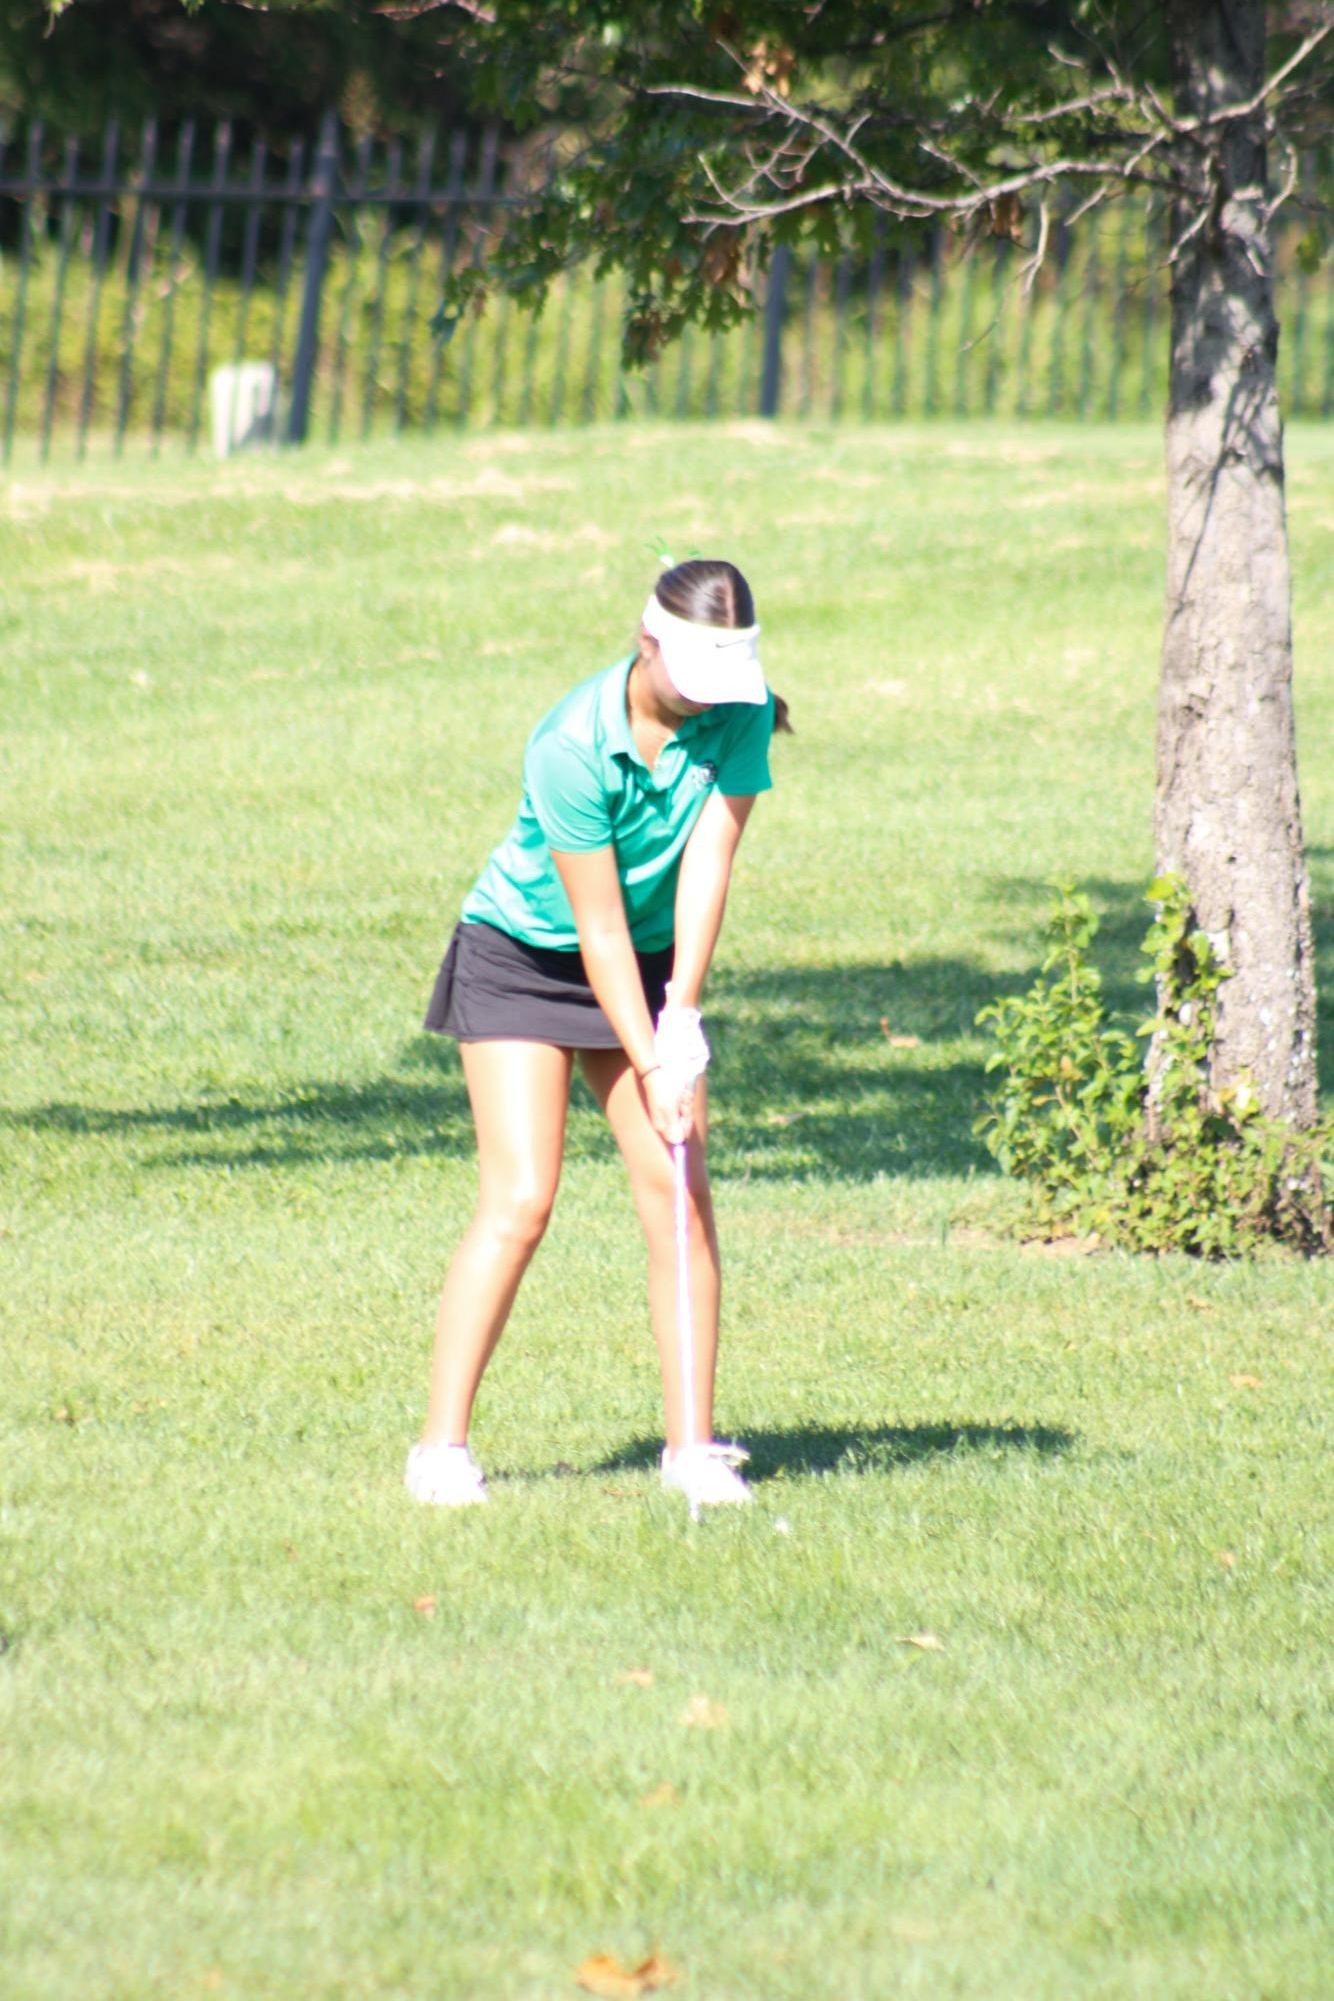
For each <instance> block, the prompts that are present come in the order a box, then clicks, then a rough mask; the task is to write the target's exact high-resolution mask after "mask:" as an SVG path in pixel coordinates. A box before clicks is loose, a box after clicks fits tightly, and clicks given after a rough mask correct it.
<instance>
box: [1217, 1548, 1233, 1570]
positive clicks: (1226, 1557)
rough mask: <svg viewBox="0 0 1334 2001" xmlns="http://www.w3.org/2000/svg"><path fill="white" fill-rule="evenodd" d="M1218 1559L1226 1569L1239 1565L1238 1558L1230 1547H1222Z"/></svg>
mask: <svg viewBox="0 0 1334 2001" xmlns="http://www.w3.org/2000/svg"><path fill="white" fill-rule="evenodd" d="M1218 1561H1219V1562H1220V1563H1221V1564H1222V1566H1223V1568H1224V1570H1235V1569H1236V1567H1237V1559H1236V1557H1235V1556H1234V1555H1233V1554H1232V1551H1231V1550H1230V1549H1220V1550H1219V1552H1218Z"/></svg>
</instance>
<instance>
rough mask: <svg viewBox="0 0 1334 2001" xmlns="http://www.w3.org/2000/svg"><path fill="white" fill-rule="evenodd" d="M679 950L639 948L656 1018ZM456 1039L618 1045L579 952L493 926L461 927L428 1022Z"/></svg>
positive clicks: (641, 973)
mask: <svg viewBox="0 0 1334 2001" xmlns="http://www.w3.org/2000/svg"><path fill="white" fill-rule="evenodd" d="M674 949H675V948H674V947H673V946H671V945H664V946H663V947H662V949H661V950H660V951H657V952H636V954H635V957H636V959H638V961H639V977H640V979H641V980H642V981H643V983H644V999H645V1000H646V1001H647V1003H648V1011H649V1014H650V1016H651V1017H652V1018H653V1019H654V1020H656V1019H657V1016H658V1012H659V1010H660V1008H661V1007H662V1004H663V999H664V996H665V991H666V986H667V982H668V980H669V979H670V978H671V976H672V957H673V952H674ZM423 1025H424V1026H425V1027H426V1028H428V1029H430V1030H431V1032H432V1033H433V1034H435V1035H452V1036H454V1037H455V1038H456V1039H457V1040H458V1041H459V1042H551V1043H554V1044H555V1045H556V1046H557V1047H558V1048H560V1049H619V1048H620V1046H621V1044H620V1038H619V1037H618V1035H617V1033H616V1031H615V1029H614V1028H613V1027H612V1025H611V1023H610V1022H609V1021H608V1019H607V1017H606V1015H605V1014H604V1013H603V1012H602V1009H601V1008H600V1007H599V1005H598V1003H597V1000H596V998H595V997H594V993H593V989H592V987H590V986H589V984H588V976H587V974H586V973H585V972H584V962H583V958H582V956H581V955H580V953H578V952H552V951H548V950H546V949H545V948H543V947H541V946H538V945H525V944H524V942H523V940H522V939H520V938H512V937H511V936H510V935H509V933H508V932H507V931H498V930H496V928H495V927H494V925H491V924H459V925H457V926H456V927H455V931H454V936H453V937H452V938H451V939H450V941H449V950H448V951H447V952H446V953H445V956H444V960H443V963H442V964H441V967H440V971H439V973H438V974H437V976H436V982H435V992H434V993H433V994H432V995H431V1005H430V1006H429V1007H428V1008H427V1010H426V1020H425V1023H424V1024H423Z"/></svg>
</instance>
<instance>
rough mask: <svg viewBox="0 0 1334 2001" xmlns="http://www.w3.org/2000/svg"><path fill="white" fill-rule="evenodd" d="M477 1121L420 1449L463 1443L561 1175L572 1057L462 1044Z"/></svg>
mask: <svg viewBox="0 0 1334 2001" xmlns="http://www.w3.org/2000/svg"><path fill="white" fill-rule="evenodd" d="M461 1054H462V1058H463V1074H464V1077H465V1078H466V1080H467V1085H468V1096H469V1099H470V1100H471V1103H472V1115H473V1121H474V1123H475V1125H476V1127H477V1166H478V1192H477V1208H476V1210H475V1211H474V1214H473V1218H472V1221H471V1222H470V1223H469V1225H468V1228H467V1230H466V1232H465V1233H464V1237H463V1241H462V1242H461V1243H460V1245H459V1247H458V1249H457V1250H456V1251H455V1253H454V1259H453V1263H452V1264H451V1265H450V1267H449V1271H448V1273H447V1275H446V1278H445V1283H444V1289H443V1291H442V1292H441V1294H440V1308H439V1311H438V1313H437V1314H436V1321H435V1352H434V1355H433V1357H432V1362H431V1395H430V1402H429V1404H428V1406H427V1411H426V1423H425V1425H424V1427H423V1430H422V1442H423V1443H424V1444H427V1445H435V1444H441V1445H462V1444H463V1443H464V1442H465V1441H466V1439H467V1436H468V1420H469V1418H470V1417H471V1415H472V1405H473V1398H474V1397H475V1396H476V1394H477V1385H478V1384H479V1383H480V1382H481V1380H482V1373H483V1371H484V1369H485V1368H486V1365H487V1363H488V1362H489V1361H490V1359H491V1355H492V1351H493V1350H494V1348H495V1345H496V1343H497V1341H499V1339H500V1337H501V1334H502V1333H503V1331H504V1327H505V1322H506V1320H507V1319H508V1318H509V1311H510V1308H511V1306H513V1304H514V1296H515V1294H516V1293H517V1292H518V1290H519V1281H520V1279H521V1278H522V1277H523V1275H524V1272H525V1271H526V1270H527V1269H528V1263H529V1260H530V1259H531V1257H532V1255H533V1252H534V1251H535V1250H536V1249H537V1247H538V1245H539V1244H540V1243H541V1241H542V1236H543V1232H544V1231H545V1229H546V1226H547V1219H548V1218H549V1216H550V1214H551V1205H552V1203H553V1202H554V1201H555V1199H556V1185H557V1183H558V1182H559V1180H560V1164H561V1151H562V1148H563V1146H564V1144H565V1111H566V1106H567V1104H568V1102H569V1096H570V1075H571V1072H572V1070H573V1067H574V1065H573V1058H572V1056H571V1054H570V1051H569V1050H568V1049H553V1048H552V1047H551V1046H550V1045H549V1044H547V1043H544V1042H465V1043H463V1044H462V1045H461Z"/></svg>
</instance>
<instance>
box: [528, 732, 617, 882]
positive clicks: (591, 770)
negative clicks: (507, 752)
mask: <svg viewBox="0 0 1334 2001" xmlns="http://www.w3.org/2000/svg"><path fill="white" fill-rule="evenodd" d="M523 782H524V788H525V790H526V791H527V794H528V798H529V800H530V802H531V804H532V808H533V813H534V815H535V817H536V820H537V824H538V826H539V827H540V828H541V829H542V836H543V839H544V840H545V841H546V844H547V846H548V847H549V848H558V849H559V850H560V852H561V853H562V854H572V855H578V854H591V853H592V851H593V850H594V849H595V848H608V847H610V846H611V814H610V811H609V810H608V806H607V794H606V788H605V786H604V785H603V783H602V776H601V773H600V771H599V769H598V765H597V760H596V758H595V756H594V754H593V752H592V750H591V748H588V749H586V748H585V747H584V746H583V745H582V744H579V743H576V742H574V741H573V740H572V739H571V738H570V737H568V736H562V734H561V733H560V731H559V730H539V731H538V732H537V734H536V735H535V736H533V737H532V738H531V739H530V741H529V744H528V749H527V751H526V752H525V753H524V760H523Z"/></svg>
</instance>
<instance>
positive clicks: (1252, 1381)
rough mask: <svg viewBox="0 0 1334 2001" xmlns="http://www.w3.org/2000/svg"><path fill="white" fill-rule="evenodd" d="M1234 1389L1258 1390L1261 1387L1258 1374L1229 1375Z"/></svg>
mask: <svg viewBox="0 0 1334 2001" xmlns="http://www.w3.org/2000/svg"><path fill="white" fill-rule="evenodd" d="M1228 1381H1229V1382H1230V1383H1231V1385H1232V1387H1233V1389H1234V1390H1258V1389H1260V1388H1261V1387H1262V1384H1261V1379H1260V1377H1259V1376H1229V1377H1228Z"/></svg>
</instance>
